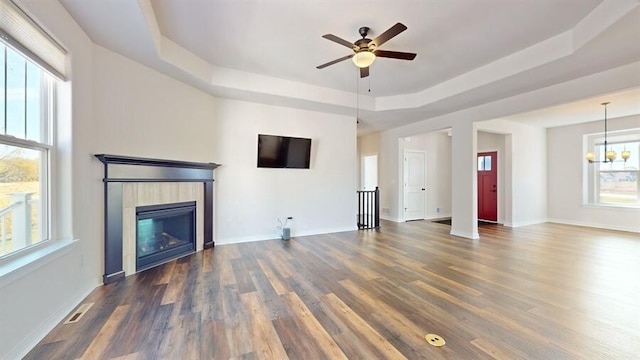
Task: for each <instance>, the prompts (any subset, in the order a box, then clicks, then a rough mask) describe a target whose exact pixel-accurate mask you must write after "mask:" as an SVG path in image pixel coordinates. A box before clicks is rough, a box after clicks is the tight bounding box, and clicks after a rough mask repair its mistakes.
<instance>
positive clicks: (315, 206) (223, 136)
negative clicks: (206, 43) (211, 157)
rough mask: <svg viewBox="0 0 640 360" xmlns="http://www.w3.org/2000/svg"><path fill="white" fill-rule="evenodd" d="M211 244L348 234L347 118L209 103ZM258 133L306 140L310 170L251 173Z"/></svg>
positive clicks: (351, 196)
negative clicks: (212, 134) (283, 231)
mask: <svg viewBox="0 0 640 360" xmlns="http://www.w3.org/2000/svg"><path fill="white" fill-rule="evenodd" d="M216 104H217V105H216V119H217V122H218V126H219V127H218V133H219V134H220V136H219V137H218V138H217V139H216V142H215V144H212V146H215V147H216V153H217V155H218V156H217V158H216V159H217V161H219V162H220V163H221V164H222V166H221V167H220V168H218V169H217V170H216V172H217V176H216V207H217V208H216V244H224V243H232V242H241V241H252V240H263V239H274V238H277V237H278V236H279V232H278V230H277V228H276V227H277V226H278V225H279V224H278V221H277V219H278V218H280V219H281V220H284V218H286V217H287V216H292V217H293V222H292V226H291V235H292V236H294V237H295V236H301V235H308V234H317V233H326V232H337V231H346V230H354V229H356V224H355V214H356V205H355V204H356V203H355V201H356V195H355V191H356V186H357V172H358V170H357V169H358V163H357V159H356V124H355V119H354V118H353V117H347V116H340V115H332V114H323V113H318V112H313V111H306V110H296V109H291V108H284V107H277V106H270V105H262V104H256V103H249V102H243V101H236V100H226V99H219V100H217V102H216ZM258 134H270V135H284V136H295V137H307V138H311V139H312V141H311V167H310V169H266V168H258V167H257V164H256V161H257V144H258Z"/></svg>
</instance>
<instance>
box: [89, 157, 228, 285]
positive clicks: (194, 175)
mask: <svg viewBox="0 0 640 360" xmlns="http://www.w3.org/2000/svg"><path fill="white" fill-rule="evenodd" d="M95 157H96V158H98V159H99V160H100V161H101V162H102V163H103V164H104V178H103V182H104V207H105V208H104V210H105V219H104V221H105V224H104V225H105V226H104V270H105V272H104V276H103V282H104V283H105V284H109V283H113V282H115V281H118V280H120V279H123V278H124V277H125V276H126V275H130V274H135V273H136V272H138V271H142V270H144V269H147V268H150V267H152V266H155V265H158V264H160V263H162V262H166V261H168V260H169V259H175V258H177V257H180V256H182V255H184V254H189V253H193V252H196V251H201V250H203V249H207V248H211V247H213V246H214V244H215V243H214V241H213V240H214V239H213V235H214V231H213V220H214V213H213V211H214V205H213V199H214V186H213V183H214V179H213V171H214V170H215V169H216V168H217V167H218V166H220V165H219V164H214V163H199V162H189V161H178V160H164V159H149V158H137V157H131V156H122V155H109V154H97V155H95ZM185 202H194V203H195V210H194V211H193V212H194V213H195V214H193V213H191V209H189V210H186V211H183V210H185V209H184V206H183V205H184V204H183V203H185ZM158 204H162V206H161V207H156V206H157V205H158ZM166 204H174V205H176V204H177V205H176V207H177V208H181V210H180V211H181V213H179V214H177V215H176V216H175V217H176V218H178V219H180V221H179V222H180V223H189V224H190V230H185V229H184V228H180V227H179V229H178V230H177V231H176V230H175V229H173V230H171V228H173V227H175V223H174V222H178V221H177V220H176V219H173V220H172V218H173V217H174V216H165V215H166V214H167V213H166V212H165V210H172V211H173V210H176V209H174V208H172V206H173V205H169V206H167V205H166ZM167 207H169V208H170V209H167ZM146 210H150V213H148V214H146V215H151V217H154V216H155V215H158V216H156V217H157V218H158V219H156V220H154V221H146V220H148V219H149V217H145V216H146V215H144V213H145V212H146ZM140 213H142V214H143V217H142V221H141V222H140V224H138V216H139V215H140ZM189 213H191V214H189ZM185 218H188V219H190V220H186V221H184V219H185ZM196 225H197V226H196ZM139 226H140V227H139ZM167 229H169V230H170V231H168V230H167ZM139 231H140V232H148V233H150V234H151V235H145V237H146V238H145V239H143V240H142V241H141V242H140V244H138V243H137V237H138V232H139ZM194 238H195V240H194ZM194 242H195V245H194Z"/></svg>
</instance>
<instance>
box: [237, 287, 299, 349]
mask: <svg viewBox="0 0 640 360" xmlns="http://www.w3.org/2000/svg"><path fill="white" fill-rule="evenodd" d="M240 297H241V299H242V303H243V305H244V306H245V308H246V309H247V312H248V315H249V321H250V322H251V334H250V336H251V338H252V339H253V340H252V342H253V346H254V353H255V354H256V355H257V356H258V357H259V358H261V359H285V358H287V353H286V351H285V350H284V347H282V343H281V342H280V339H279V338H278V333H277V332H276V330H275V328H274V327H273V325H272V323H271V318H270V316H269V314H268V310H267V309H266V308H265V306H264V304H263V303H262V302H261V300H260V298H259V296H258V294H257V293H255V292H250V293H244V294H242V295H241V296H240Z"/></svg>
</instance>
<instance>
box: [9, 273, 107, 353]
mask: <svg viewBox="0 0 640 360" xmlns="http://www.w3.org/2000/svg"><path fill="white" fill-rule="evenodd" d="M98 286H100V284H95V286H93V287H91V286H88V287H87V288H86V289H83V290H81V291H78V292H76V293H75V294H72V295H71V296H69V297H68V298H67V301H66V302H65V303H64V304H63V305H62V306H60V308H58V310H56V311H54V312H52V313H51V315H49V317H48V318H46V319H43V321H42V322H41V323H40V326H38V327H37V328H35V329H33V331H31V332H30V333H29V335H27V336H25V337H24V339H23V340H22V341H20V342H19V343H17V344H16V346H14V347H13V349H11V350H10V351H9V353H7V354H5V355H4V357H3V358H2V359H3V360H5V359H6V360H9V359H22V358H23V357H24V356H26V355H27V354H28V353H29V351H31V350H32V349H33V348H34V347H35V346H36V345H38V343H39V342H40V341H41V340H42V339H44V337H45V336H47V334H49V333H50V332H51V331H52V330H53V328H55V327H56V326H57V325H58V324H59V323H60V322H61V321H62V320H63V319H64V318H65V316H67V315H69V313H71V311H73V309H75V308H76V307H77V306H78V305H79V304H80V303H81V302H82V300H84V298H86V297H87V296H88V295H89V294H90V293H91V292H92V291H93V290H94V289H95V288H96V287H98Z"/></svg>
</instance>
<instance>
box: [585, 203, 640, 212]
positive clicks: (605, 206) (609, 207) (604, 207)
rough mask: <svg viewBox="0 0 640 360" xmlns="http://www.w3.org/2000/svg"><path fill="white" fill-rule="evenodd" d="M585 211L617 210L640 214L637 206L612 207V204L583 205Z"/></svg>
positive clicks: (639, 208)
mask: <svg viewBox="0 0 640 360" xmlns="http://www.w3.org/2000/svg"><path fill="white" fill-rule="evenodd" d="M582 207H583V208H585V209H599V210H616V211H620V210H622V211H631V212H640V207H636V206H624V205H611V204H582Z"/></svg>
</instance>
